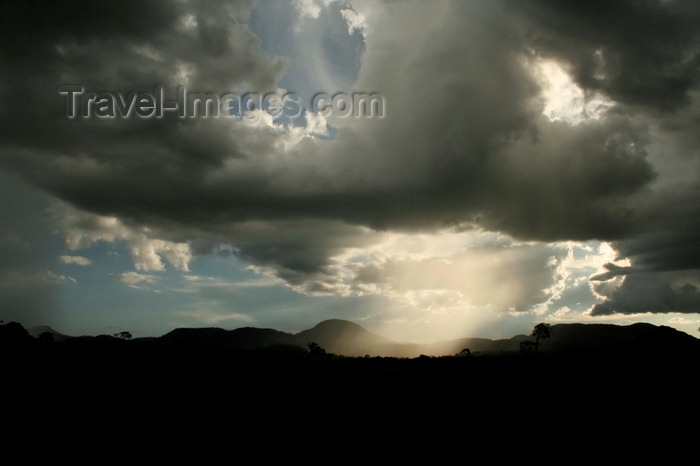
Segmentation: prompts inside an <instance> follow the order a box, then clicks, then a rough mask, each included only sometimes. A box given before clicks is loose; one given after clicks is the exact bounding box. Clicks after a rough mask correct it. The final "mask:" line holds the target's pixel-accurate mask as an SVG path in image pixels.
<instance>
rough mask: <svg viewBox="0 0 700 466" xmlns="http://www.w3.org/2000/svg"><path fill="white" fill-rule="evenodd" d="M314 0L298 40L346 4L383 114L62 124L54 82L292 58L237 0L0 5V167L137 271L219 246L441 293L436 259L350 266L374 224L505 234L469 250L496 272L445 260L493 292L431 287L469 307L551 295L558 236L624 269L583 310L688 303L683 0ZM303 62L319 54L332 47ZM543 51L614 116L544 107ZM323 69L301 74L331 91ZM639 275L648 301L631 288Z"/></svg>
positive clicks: (682, 307) (261, 81)
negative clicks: (273, 46) (576, 115)
mask: <svg viewBox="0 0 700 466" xmlns="http://www.w3.org/2000/svg"><path fill="white" fill-rule="evenodd" d="M329 3H330V4H331V5H333V6H332V7H330V6H326V7H324V6H322V5H321V6H318V8H319V9H321V10H319V11H323V13H320V12H316V11H315V10H314V11H307V12H306V14H305V15H304V14H300V16H299V18H298V22H296V23H295V27H296V28H297V32H296V33H297V34H303V33H304V31H305V29H304V28H305V26H304V24H311V23H310V22H311V21H315V20H316V21H325V23H323V24H328V25H331V26H332V31H333V34H330V35H329V34H326V35H325V36H324V35H323V34H314V37H317V38H316V40H318V41H319V43H315V44H313V47H312V48H310V50H317V51H323V50H326V51H328V50H332V49H329V48H328V47H330V46H329V45H328V41H329V40H330V39H329V38H332V37H336V36H337V35H338V34H340V33H341V32H342V33H345V32H346V31H344V30H342V29H341V28H340V26H339V25H344V23H343V21H344V20H345V21H347V20H348V19H351V23H350V25H349V27H348V30H347V34H348V35H353V37H354V39H353V41H354V42H353V44H354V46H355V47H358V48H357V51H358V53H359V54H360V55H358V57H359V59H358V61H357V63H355V64H354V66H357V73H356V76H353V79H354V83H350V84H351V86H352V88H353V89H354V90H356V91H358V92H367V93H368V92H376V93H380V94H381V95H382V97H383V98H384V101H385V110H386V112H385V115H384V116H383V117H381V118H369V117H366V118H352V117H350V118H348V117H346V118H341V117H338V116H333V115H328V116H327V117H318V116H317V115H312V114H307V115H306V118H302V119H299V120H298V121H295V122H292V123H291V124H283V123H281V122H278V121H273V120H272V119H271V118H269V116H266V115H262V114H261V115H260V116H259V121H258V122H257V124H255V125H251V124H246V123H245V122H243V121H238V120H234V119H230V118H191V119H182V118H178V117H177V115H175V114H173V113H169V114H166V115H164V116H163V118H150V119H143V118H128V119H123V118H106V119H99V118H90V119H86V118H73V119H71V118H67V117H66V103H67V102H66V100H65V97H64V96H62V95H60V94H59V92H58V90H59V88H60V87H61V86H65V85H77V86H83V87H84V88H85V89H86V90H87V91H89V92H95V93H99V92H109V93H113V94H116V93H121V94H122V95H127V94H128V93H130V92H153V91H154V89H155V88H156V86H162V87H163V89H165V90H166V92H168V93H169V97H170V98H171V99H172V98H174V96H175V92H176V89H177V87H178V86H185V87H187V88H188V89H189V90H190V91H192V92H206V93H213V94H217V95H224V94H226V93H229V92H241V93H242V92H255V93H266V92H280V91H295V89H282V90H279V89H278V88H279V83H280V81H282V79H283V77H284V76H285V73H286V72H287V71H288V70H289V71H290V73H292V74H293V73H299V64H297V63H294V64H290V63H289V62H288V61H287V60H286V59H285V58H283V57H277V56H272V55H271V54H270V53H269V52H268V51H266V50H264V49H263V42H262V41H261V40H260V38H258V37H257V36H256V35H255V33H254V32H253V31H252V30H251V28H250V25H249V23H248V20H250V18H251V14H252V12H253V8H254V6H255V5H254V4H253V3H252V2H247V1H246V2H226V1H217V2H205V1H166V0H158V1H148V2H141V1H134V2H120V3H118V4H116V3H115V4H112V3H103V2H98V3H95V2H82V1H72V2H50V3H46V2H31V1H26V0H25V1H17V2H15V1H6V2H3V5H2V6H0V18H2V19H0V25H1V27H2V29H3V39H2V41H1V42H0V54H1V55H2V63H3V65H2V68H3V72H2V74H1V75H0V153H1V154H2V157H1V158H0V166H2V168H4V169H5V170H8V171H11V172H15V173H17V174H19V175H20V176H22V177H23V178H24V179H25V180H27V181H28V182H29V183H31V184H32V185H34V186H36V187H37V188H38V189H41V190H44V191H45V192H46V193H48V194H49V195H50V196H52V197H53V198H54V200H55V209H54V212H55V213H56V224H57V225H59V226H60V229H61V231H62V232H63V236H64V239H65V244H66V247H67V248H68V249H69V250H72V251H76V250H78V249H81V248H84V247H89V246H90V245H92V244H94V243H95V242H97V241H125V242H127V243H128V244H129V245H130V248H131V249H130V250H131V252H132V256H133V259H134V263H135V267H136V268H137V269H138V270H144V271H149V270H162V269H163V268H164V267H165V265H166V264H169V265H171V266H173V267H175V268H177V269H180V270H187V267H188V264H189V261H191V260H192V257H194V256H197V255H201V254H208V253H211V252H212V251H213V250H214V246H215V245H217V244H220V243H226V244H230V245H232V247H233V248H234V249H233V250H234V252H235V254H236V255H237V256H238V257H239V258H241V259H242V260H245V261H247V262H248V263H250V264H251V266H252V267H253V268H254V269H255V270H257V271H258V272H260V273H263V274H268V275H271V276H274V277H277V278H280V279H282V280H284V281H285V282H287V283H288V284H290V285H291V286H293V287H295V289H298V290H299V291H301V292H307V293H316V292H323V293H337V294H343V293H352V292H357V291H358V286H359V285H360V284H361V285H362V286H364V287H365V288H364V289H365V290H370V289H383V290H385V291H386V290H387V289H388V288H387V283H389V282H391V283H392V285H391V287H390V288H391V290H392V291H396V290H397V289H403V288H406V289H409V288H410V289H412V290H415V289H422V288H425V287H427V285H426V283H425V281H421V282H420V283H416V282H414V280H415V278H414V277H417V276H419V275H420V274H419V273H418V269H422V270H428V271H430V273H429V275H431V276H432V277H433V278H435V277H441V281H442V282H443V285H444V283H446V282H450V280H449V276H450V270H452V269H450V267H446V268H444V269H442V268H440V267H439V264H440V261H439V260H436V259H435V258H432V259H426V258H420V259H417V258H415V257H414V258H412V259H411V260H410V261H407V259H406V258H403V259H399V258H398V257H393V258H391V260H385V261H383V262H376V261H372V260H369V259H366V258H365V262H362V265H358V264H355V265H352V264H351V263H350V262H348V261H347V258H348V257H354V258H355V259H356V260H358V261H359V259H358V258H359V257H360V256H362V254H360V253H357V255H355V256H353V253H352V251H361V250H363V248H364V249H366V248H371V247H373V246H375V245H377V244H381V243H382V241H386V238H387V235H391V234H397V235H402V234H407V235H410V234H440V233H444V232H448V233H449V232H451V233H455V232H469V231H484V232H491V233H497V234H502V235H505V236H507V237H508V238H510V239H509V240H508V242H507V243H506V245H505V246H502V247H501V249H499V251H500V252H498V253H495V252H494V251H496V249H492V247H493V246H492V245H490V246H488V247H486V248H485V249H484V250H483V251H486V252H484V253H483V254H491V253H493V254H495V257H496V258H497V259H496V264H497V265H494V264H493V262H489V261H487V260H485V259H483V257H485V256H483V255H482V253H478V254H477V253H473V254H471V255H469V254H468V253H465V252H464V251H465V250H466V249H467V248H468V247H469V245H468V244H464V245H462V249H460V248H454V249H453V250H452V251H451V254H452V255H451V256H450V263H452V264H454V263H459V264H461V266H462V269H461V270H464V269H465V268H466V269H475V268H476V269H477V270H471V272H470V273H472V274H476V275H478V274H479V270H478V269H480V266H481V270H482V272H483V274H485V276H486V277H490V278H489V279H488V280H490V281H492V282H498V281H499V280H501V282H500V283H501V285H502V286H501V288H500V291H498V289H499V287H497V286H496V287H495V288H494V286H492V285H493V283H492V284H490V285H489V286H484V287H483V289H473V290H471V291H470V290H468V289H463V288H464V287H467V288H468V285H467V284H462V285H459V286H458V285H457V284H452V285H450V284H449V283H448V284H447V285H444V286H445V287H446V288H448V289H452V290H453V291H454V290H456V291H458V292H460V293H462V296H466V295H468V296H471V297H472V298H473V299H471V301H469V302H470V303H471V304H483V303H487V302H489V297H488V296H485V295H484V294H483V293H484V290H486V289H489V290H491V292H492V293H495V294H494V295H493V296H498V297H497V298H494V299H492V300H491V301H493V302H494V303H496V304H497V307H499V308H502V309H506V310H508V309H511V310H512V309H522V308H529V307H531V306H533V305H536V304H537V303H543V302H546V301H547V299H549V296H551V295H548V294H547V290H551V287H552V286H553V285H554V284H555V283H556V282H557V280H558V278H557V277H556V274H555V272H554V269H555V268H556V267H552V262H551V259H552V257H554V258H555V260H561V259H562V257H563V256H561V255H560V250H559V249H558V247H556V246H553V244H554V243H557V242H562V241H588V240H596V241H607V242H610V243H611V244H612V245H613V248H614V249H615V251H616V252H617V254H618V258H617V259H618V260H623V259H626V260H628V261H629V264H630V265H628V266H625V267H616V266H615V265H614V264H611V265H610V266H609V267H608V268H607V270H606V271H603V272H602V273H601V274H598V276H596V277H593V279H592V281H591V286H593V287H594V288H595V287H596V286H598V287H600V286H601V284H602V283H605V282H608V281H612V280H616V278H617V277H623V276H624V277H625V280H618V281H617V282H615V283H616V284H615V286H614V287H612V286H610V287H608V288H610V290H611V291H610V292H609V294H608V295H602V294H601V296H604V301H603V302H602V303H599V304H598V305H597V306H596V307H594V308H593V310H592V313H593V314H594V315H601V314H612V313H632V312H672V311H677V312H696V309H697V308H696V307H694V306H695V305H696V304H700V300H699V298H698V296H700V291H699V290H698V286H699V285H700V281H699V280H698V277H699V273H700V272H699V271H700V254H698V246H697V245H698V234H697V232H698V231H700V229H699V228H698V227H700V225H699V224H698V220H696V219H697V218H700V217H698V215H696V214H697V212H696V210H697V208H696V207H695V206H696V205H698V200H700V199H699V196H698V194H699V191H698V179H697V176H696V175H697V173H698V172H697V168H698V167H697V157H698V155H699V154H698V152H697V144H696V143H697V142H698V139H697V127H698V126H697V124H698V115H699V114H698V111H697V109H698V108H699V107H698V106H699V105H700V100H699V99H700V93H699V90H698V83H699V82H700V27H699V26H700V16H699V15H700V7H698V5H697V2H690V1H686V2H684V1H671V2H666V1H651V0H649V1H631V0H629V1H615V2H603V1H600V2H566V4H564V3H561V2H555V1H551V2H550V1H544V2H541V1H538V2H527V1H526V2H512V1H508V0H503V1H470V2H457V1H455V2H450V1H444V2H443V1H441V2H418V1H406V2H386V3H379V2H363V1H357V2H345V3H342V4H340V3H333V2H329ZM319 5H320V4H319ZM296 11H300V10H296ZM314 14H315V15H316V16H315V17H314ZM319 18H320V19H319ZM254 20H255V21H264V17H260V16H257V17H254ZM305 22H307V23H305ZM314 24H318V23H314ZM331 26H328V27H331ZM307 27H310V26H307ZM306 31H307V33H308V29H306ZM339 31H340V32H339ZM289 34H294V32H291V33H289ZM308 35H309V36H311V34H308ZM268 39H269V38H268ZM309 40H311V39H309ZM322 44H325V45H322ZM360 44H361V47H360ZM324 47H325V48H324ZM313 58H314V60H312V56H311V55H310V56H308V57H307V59H308V60H310V61H309V66H312V67H313V69H315V70H321V69H323V67H324V64H325V65H326V66H328V63H330V62H329V61H324V60H321V59H318V56H317V55H313ZM543 63H556V64H557V66H559V67H560V68H561V69H562V70H564V71H565V72H566V73H567V74H568V76H569V77H570V79H571V85H572V86H576V88H577V89H580V90H581V92H582V93H583V94H584V95H585V96H586V98H587V99H593V98H602V99H605V100H606V102H608V103H609V108H607V110H606V111H605V112H604V113H602V114H600V115H596V116H595V117H587V118H584V119H583V120H582V121H579V122H576V123H572V122H571V121H565V120H561V119H559V120H557V119H554V120H553V119H550V118H548V117H547V115H545V114H544V113H543V111H544V108H545V105H546V104H547V102H546V99H545V90H546V89H544V88H543V84H542V82H540V81H538V79H537V70H538V67H540V66H542V64H543ZM302 68H303V67H302ZM331 71H332V70H331ZM331 71H329V72H328V73H327V74H326V75H325V77H324V79H320V78H319V79H318V80H317V81H315V82H317V83H319V84H318V85H321V84H323V85H326V86H328V85H330V83H331V82H332V78H333V76H336V75H334V73H333V72H331ZM343 75H344V76H345V75H346V74H343ZM287 76H288V75H287ZM348 85H349V83H348V82H347V81H345V82H338V83H337V86H338V88H336V89H317V91H319V92H320V91H324V92H331V93H332V92H334V91H340V90H343V91H345V90H347V86H348ZM310 92H311V89H304V90H303V93H302V94H303V95H304V97H306V96H307V94H308V93H310ZM305 103H308V102H305ZM329 129H332V130H333V131H334V133H333V135H332V136H328V135H327V134H326V136H325V137H318V134H319V132H320V133H323V132H325V131H327V130H329ZM659 141H662V142H663V144H660V143H659ZM679 166H682V167H685V169H681V170H680V172H681V174H682V175H683V176H678V177H677V176H676V174H675V170H677V167H679ZM527 244H530V245H535V246H533V248H532V249H527V248H526V246H525V245H527ZM398 263H401V264H403V266H402V267H401V270H403V271H404V272H400V271H398V268H395V264H398ZM489 264H490V265H489ZM548 264H549V265H548ZM406 267H407V268H406ZM490 267H495V268H490ZM412 268H415V271H414V272H415V273H408V272H405V271H406V270H409V269H412ZM497 270H498V271H497ZM500 270H506V271H507V272H504V273H501V272H499V271H500ZM532 271H537V273H536V274H534V275H533V273H532ZM402 273H404V275H403V277H404V280H403V281H401V282H400V283H399V282H396V281H392V280H396V278H397V277H399V276H401V274H402ZM426 273H428V272H426ZM406 274H408V275H410V276H411V277H412V278H410V279H409V278H406V277H408V275H406ZM387 280H388V281H387ZM657 280H660V281H659V282H657ZM647 282H653V283H657V286H655V287H652V288H651V289H652V290H656V291H658V293H656V292H654V294H655V296H656V299H653V300H652V299H646V298H644V294H642V293H639V290H640V289H645V290H650V288H649V287H647V286H645V285H644V283H647ZM610 283H612V282H610ZM372 287H375V288H372ZM506 289H507V290H506ZM513 290H515V291H513ZM648 292H651V291H648Z"/></svg>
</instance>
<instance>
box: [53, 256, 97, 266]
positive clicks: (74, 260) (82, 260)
mask: <svg viewBox="0 0 700 466" xmlns="http://www.w3.org/2000/svg"><path fill="white" fill-rule="evenodd" d="M58 259H59V260H60V261H61V262H62V263H63V264H70V265H80V266H82V267H85V266H88V265H91V264H92V261H91V260H90V259H88V258H87V257H83V256H61V257H59V258H58Z"/></svg>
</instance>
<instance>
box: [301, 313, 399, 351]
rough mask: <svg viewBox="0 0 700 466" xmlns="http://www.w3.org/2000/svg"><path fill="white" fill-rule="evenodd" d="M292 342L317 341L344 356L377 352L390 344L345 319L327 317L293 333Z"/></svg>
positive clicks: (306, 342)
mask: <svg viewBox="0 0 700 466" xmlns="http://www.w3.org/2000/svg"><path fill="white" fill-rule="evenodd" d="M294 342H295V343H296V344H297V345H299V346H304V347H306V346H307V345H308V344H309V343H311V342H314V343H318V344H319V345H320V346H321V347H322V348H323V349H325V350H326V351H329V352H331V353H335V354H341V355H346V356H364V355H366V354H377V353H378V352H379V353H381V352H383V351H382V350H384V349H386V348H387V347H389V346H391V345H392V344H395V343H393V342H392V341H391V340H389V339H387V338H384V337H381V336H379V335H377V334H375V333H372V332H369V331H367V330H365V329H364V328H363V327H361V326H359V325H357V324H355V323H353V322H349V321H347V320H340V319H329V320H325V321H323V322H320V323H319V324H317V325H316V326H315V327H313V328H311V329H308V330H304V331H302V332H299V333H297V334H296V335H294Z"/></svg>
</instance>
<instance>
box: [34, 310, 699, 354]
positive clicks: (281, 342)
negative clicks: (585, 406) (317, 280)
mask: <svg viewBox="0 0 700 466" xmlns="http://www.w3.org/2000/svg"><path fill="white" fill-rule="evenodd" d="M45 332H49V333H53V334H54V335H55V338H54V340H55V341H70V340H75V339H76V338H77V339H81V340H83V341H86V340H95V339H102V340H111V339H115V340H116V339H118V338H117V337H114V336H106V335H101V336H98V337H73V338H71V337H68V336H66V335H62V334H60V333H58V332H55V331H53V330H52V329H50V328H49V327H41V328H32V329H30V330H29V333H30V334H31V335H33V336H35V337H36V336H38V335H39V334H40V333H45ZM527 341H533V342H534V337H532V336H530V335H515V336H513V337H511V338H507V339H496V340H493V339H487V338H460V339H453V340H445V341H438V342H435V343H429V344H421V343H407V342H397V341H393V340H390V339H388V338H385V337H382V336H380V335H377V334H375V333H373V332H370V331H368V330H366V329H364V328H363V327H362V326H360V325H358V324H356V323H353V322H349V321H347V320H340V319H330V320H325V321H322V322H320V323H319V324H317V325H316V326H314V327H313V328H310V329H307V330H303V331H301V332H298V333H289V332H283V331H280V330H275V329H270V328H256V327H243V328H238V329H234V330H225V329H222V328H217V327H208V328H178V329H175V330H172V331H170V332H169V333H166V334H165V335H163V336H160V337H149V338H135V339H131V340H129V343H130V344H138V343H141V344H153V345H163V346H177V347H181V348H182V347H190V348H210V349H241V350H251V349H260V348H271V347H288V348H303V349H307V348H308V345H309V344H310V343H315V344H316V345H318V346H319V347H320V348H322V349H323V350H324V351H326V352H328V353H333V354H337V355H342V356H354V357H358V356H359V357H362V356H382V357H402V358H413V357H418V356H421V355H425V356H446V355H455V354H467V352H466V351H464V350H467V349H468V350H469V352H468V353H469V354H479V353H508V352H518V351H520V347H521V343H522V342H527ZM698 346H700V340H698V339H697V338H695V337H693V336H691V335H689V334H687V333H684V332H681V331H678V330H676V329H673V328H671V327H666V326H656V325H652V324H647V323H636V324H631V325H613V324H556V325H552V326H551V327H550V337H549V338H547V339H544V340H542V341H541V342H540V344H539V351H542V352H554V351H573V350H586V351H588V350H593V349H610V348H637V349H643V348H654V349H678V348H684V347H694V348H697V347H698Z"/></svg>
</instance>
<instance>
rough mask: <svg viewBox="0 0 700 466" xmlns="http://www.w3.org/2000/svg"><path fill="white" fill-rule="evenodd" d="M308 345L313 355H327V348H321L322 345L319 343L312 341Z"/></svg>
mask: <svg viewBox="0 0 700 466" xmlns="http://www.w3.org/2000/svg"><path fill="white" fill-rule="evenodd" d="M308 347H309V353H311V356H314V357H324V356H325V355H326V350H324V349H323V348H321V345H319V344H318V343H316V342H315V341H312V342H310V343H309V344H308Z"/></svg>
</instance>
